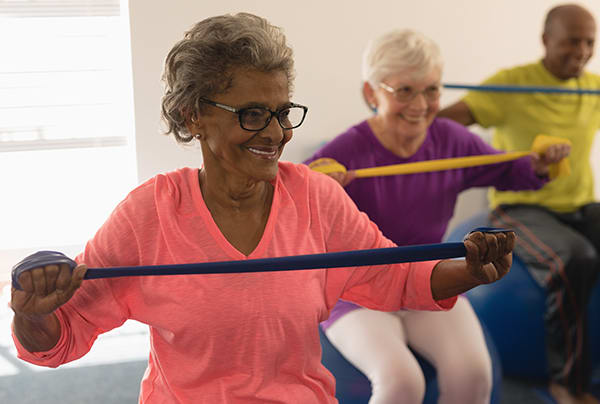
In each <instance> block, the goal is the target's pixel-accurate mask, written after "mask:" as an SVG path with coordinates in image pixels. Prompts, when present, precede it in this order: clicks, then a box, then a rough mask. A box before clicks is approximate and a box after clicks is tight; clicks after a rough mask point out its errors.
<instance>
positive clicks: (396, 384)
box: [306, 30, 569, 404]
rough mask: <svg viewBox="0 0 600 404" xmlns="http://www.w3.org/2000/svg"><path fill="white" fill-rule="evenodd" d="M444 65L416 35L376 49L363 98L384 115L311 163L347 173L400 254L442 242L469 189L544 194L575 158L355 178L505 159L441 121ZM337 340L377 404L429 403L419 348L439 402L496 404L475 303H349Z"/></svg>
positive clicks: (366, 67)
mask: <svg viewBox="0 0 600 404" xmlns="http://www.w3.org/2000/svg"><path fill="white" fill-rule="evenodd" d="M441 75H442V58H441V55H440V51H439V49H438V47H437V45H436V44H435V43H434V42H432V41H431V40H430V39H428V38H426V37H424V36H423V35H421V34H419V33H417V32H414V31H409V30H404V31H394V32H391V33H388V34H386V35H384V36H382V37H381V38H379V39H377V40H376V41H373V42H372V43H371V44H370V45H369V47H368V48H367V50H366V51H365V54H364V60H363V80H364V84H363V95H364V98H365V101H366V102H367V103H368V105H369V107H370V108H371V109H372V110H373V111H374V112H375V114H374V115H373V116H372V117H371V118H369V119H367V120H366V121H363V122H361V123H359V124H357V125H355V126H353V127H351V128H350V129H348V130H347V131H346V132H344V133H342V134H340V135H339V136H337V137H336V138H335V139H333V140H332V141H331V142H329V143H328V144H327V145H325V146H324V147H323V148H321V149H320V150H319V151H317V152H316V153H315V154H314V155H313V156H312V157H311V158H310V159H309V160H307V161H306V162H307V163H309V162H312V161H314V160H316V159H319V158H329V159H333V160H336V161H338V162H339V163H341V164H343V165H344V166H345V167H346V168H347V169H348V172H347V173H344V174H342V173H334V174H331V176H332V177H334V178H335V179H336V180H337V181H338V182H339V183H340V184H341V185H342V186H344V187H345V189H346V191H347V193H348V194H349V195H350V196H351V197H352V199H353V200H354V201H355V203H356V204H357V205H358V207H359V209H360V210H362V211H364V212H366V213H367V214H368V215H369V217H370V218H371V220H373V221H374V222H375V223H376V224H377V225H378V226H379V228H380V229H381V230H382V232H383V233H384V234H385V235H386V236H387V237H388V238H390V239H391V240H393V241H394V242H395V243H397V244H399V245H410V244H426V243H438V242H440V241H441V240H442V237H443V235H444V233H445V231H446V228H447V225H448V222H449V220H450V219H451V217H452V214H453V212H454V206H455V204H456V198H457V197H458V194H459V193H460V192H462V191H464V190H466V189H468V188H473V187H488V186H494V187H496V188H497V189H502V190H522V189H538V188H541V187H542V186H543V185H544V184H545V182H546V181H547V173H548V165H549V164H551V163H554V162H557V161H558V160H560V159H562V158H563V157H564V156H566V155H567V154H568V153H569V148H568V146H564V145H557V146H553V147H551V148H550V149H548V151H547V152H546V153H545V154H544V155H543V156H539V155H535V154H532V155H531V156H527V157H524V158H521V159H519V160H515V161H513V162H509V163H502V164H494V165H489V166H481V167H472V168H465V169H455V170H448V171H440V172H430V173H422V174H411V175H397V176H386V177H374V178H359V179H355V177H354V174H353V171H352V170H354V169H358V168H366V167H374V166H383V165H390V164H401V163H411V162H416V161H423V160H433V159H442V158H451V157H459V156H469V155H481V154H494V153H499V151H497V150H495V149H494V148H492V147H490V146H489V145H487V144H486V143H485V142H484V141H482V140H481V139H480V138H479V137H478V136H477V135H475V134H473V133H471V132H469V131H468V130H467V129H466V128H465V127H464V126H462V125H459V124H457V123H455V122H453V121H450V120H447V119H444V118H436V114H437V112H438V110H439V97H440V85H441V84H440V80H441ZM321 325H322V327H323V329H324V330H325V332H326V334H327V336H328V338H329V340H330V341H331V342H332V344H333V345H335V346H336V347H337V349H338V350H339V351H340V352H341V353H342V354H343V355H344V356H345V357H346V358H347V359H348V360H349V361H350V362H352V363H353V364H354V365H355V366H356V367H357V368H359V369H360V370H361V371H362V372H363V373H364V374H365V375H366V376H367V377H368V378H369V379H370V381H371V385H372V389H373V393H372V397H371V400H370V403H371V404H383V403H386V404H387V403H399V402H401V403H420V402H422V400H423V397H424V394H425V379H424V376H423V373H422V371H421V368H420V366H419V364H418V362H417V360H416V359H415V357H414V355H413V354H412V352H411V351H410V350H409V348H408V347H409V346H410V347H411V348H413V349H414V350H415V351H417V352H419V353H420V354H421V355H422V356H423V357H425V358H426V359H428V360H429V361H430V362H431V363H432V364H433V365H434V366H435V367H436V370H437V375H438V376H437V378H438V385H439V391H440V395H439V403H455V404H469V403H473V404H475V403H476V404H482V403H488V402H489V400H490V395H491V389H492V366H491V360H490V357H489V353H488V351H487V347H486V344H485V340H484V337H483V333H482V330H481V326H480V324H479V321H478V319H477V317H476V315H475V313H474V312H473V309H472V308H471V306H470V304H469V302H468V300H467V299H466V298H464V297H461V298H459V300H458V302H457V304H456V306H455V307H454V308H453V309H452V310H450V311H447V312H443V313H434V312H417V311H401V312H394V313H389V312H378V311H374V310H368V309H365V308H362V307H360V306H356V305H354V304H352V303H348V302H345V301H339V302H338V304H337V305H336V307H335V308H334V309H333V311H332V314H331V316H330V318H329V320H327V321H326V322H324V323H322V324H321Z"/></svg>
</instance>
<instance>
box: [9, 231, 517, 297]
mask: <svg viewBox="0 0 600 404" xmlns="http://www.w3.org/2000/svg"><path fill="white" fill-rule="evenodd" d="M476 231H481V232H484V233H500V232H512V230H510V229H498V228H490V227H481V228H477V229H474V230H473V231H471V232H470V233H473V232H476ZM470 233H469V234H470ZM467 236H468V235H467ZM467 236H465V237H467ZM465 255H466V249H465V246H464V244H463V243H439V244H423V245H414V246H403V247H389V248H375V249H368V250H354V251H340V252H333V253H324V254H308V255H296V256H289V257H276V258H259V259H251V260H236V261H219V262H203V263H196V264H176V265H150V266H136V267H111V268H88V270H87V272H86V274H85V277H84V279H101V278H117V277H123V276H154V275H194V274H232V273H247V272H273V271H294V270H305V269H322V268H339V267H341V268H345V267H358V266H367V265H384V264H396V263H402V262H414V261H430V260H436V259H448V258H459V257H464V256H465ZM53 264H68V265H69V266H70V267H71V269H73V268H75V267H76V266H77V263H76V262H75V261H73V260H72V259H70V258H68V257H67V256H65V255H64V254H62V253H60V252H56V251H38V252H37V253H35V254H32V255H30V256H28V257H27V258H25V259H24V260H22V261H21V262H19V263H18V264H17V265H15V266H14V267H13V269H12V284H13V287H14V288H15V289H19V290H20V289H22V288H21V285H19V282H18V278H19V276H20V275H21V274H22V273H23V272H25V271H29V270H32V269H34V268H39V267H43V266H46V265H53Z"/></svg>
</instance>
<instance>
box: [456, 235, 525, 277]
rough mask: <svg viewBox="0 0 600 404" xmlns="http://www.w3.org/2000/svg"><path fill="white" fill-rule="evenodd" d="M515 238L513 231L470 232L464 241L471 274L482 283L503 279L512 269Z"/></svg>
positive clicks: (468, 268)
mask: <svg viewBox="0 0 600 404" xmlns="http://www.w3.org/2000/svg"><path fill="white" fill-rule="evenodd" d="M515 240H516V236H515V233H514V232H513V231H507V232H499V233H482V232H479V231H477V232H473V233H471V234H469V235H468V237H467V238H466V239H465V241H464V244H465V248H466V250H467V254H466V264H467V271H468V272H469V274H470V275H471V276H473V277H474V278H475V279H476V280H477V281H479V282H480V283H482V284H486V283H492V282H495V281H497V280H498V279H501V278H502V277H503V276H504V275H506V274H507V273H508V271H509V270H510V266H511V264H512V250H513V248H514V247H515Z"/></svg>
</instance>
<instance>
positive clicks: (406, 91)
mask: <svg viewBox="0 0 600 404" xmlns="http://www.w3.org/2000/svg"><path fill="white" fill-rule="evenodd" d="M379 87H381V88H383V89H384V90H385V91H387V92H388V93H391V94H392V95H393V96H394V98H396V100H398V101H400V102H411V101H412V100H414V99H415V97H416V96H417V95H419V94H423V97H425V101H427V102H436V101H437V100H439V99H440V94H441V89H440V86H439V85H434V86H429V87H427V88H426V89H424V90H421V91H417V90H415V89H414V88H412V87H411V86H403V87H399V88H393V87H391V86H388V85H387V84H385V83H379Z"/></svg>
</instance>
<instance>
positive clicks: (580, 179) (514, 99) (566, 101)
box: [463, 61, 600, 212]
mask: <svg viewBox="0 0 600 404" xmlns="http://www.w3.org/2000/svg"><path fill="white" fill-rule="evenodd" d="M484 85H515V86H551V87H565V88H582V89H598V90H600V75H596V74H592V73H587V72H585V73H584V74H582V75H581V76H580V77H578V78H573V79H569V80H559V79H557V78H556V77H554V76H553V75H552V74H551V73H550V72H549V71H548V70H547V69H546V68H545V67H544V65H543V64H542V63H541V61H540V62H538V63H532V64H528V65H524V66H518V67H514V68H510V69H505V70H501V71H500V72H498V73H496V74H495V75H494V76H492V77H490V78H489V79H487V80H486V81H485V82H484ZM463 101H464V102H465V103H466V104H467V106H468V107H469V109H470V110H471V113H472V114H473V116H474V118H475V120H476V121H477V122H478V123H479V124H480V125H481V126H483V127H486V128H487V127H491V126H493V127H495V132H494V137H493V142H492V144H493V146H494V147H496V148H498V149H502V150H506V151H526V150H530V149H531V144H532V143H533V139H534V138H535V136H536V135H538V134H546V135H551V136H560V137H564V138H566V139H569V140H570V141H571V142H572V148H571V155H570V156H569V163H570V166H571V175H569V176H568V177H559V178H556V179H555V180H554V181H550V182H549V183H547V184H546V185H545V186H544V187H543V188H542V189H540V190H537V191H518V192H514V191H496V190H494V189H492V190H490V193H489V198H490V205H491V207H492V208H494V207H496V206H498V205H500V204H521V203H523V204H535V205H542V206H545V207H547V208H549V209H552V210H555V211H558V212H569V211H573V210H576V209H577V208H578V207H580V206H582V205H585V204H587V203H590V202H593V201H594V178H593V171H592V166H591V162H590V153H591V150H592V143H593V140H594V136H595V134H596V132H597V130H598V128H599V127H600V96H598V95H591V94H585V95H582V94H561V93H554V94H549V93H502V92H483V91H470V92H469V93H467V95H466V96H465V98H463Z"/></svg>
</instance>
